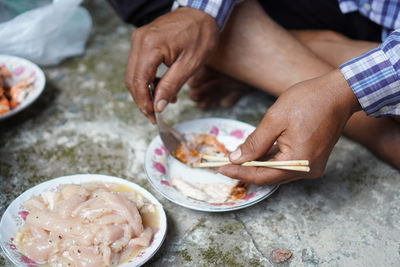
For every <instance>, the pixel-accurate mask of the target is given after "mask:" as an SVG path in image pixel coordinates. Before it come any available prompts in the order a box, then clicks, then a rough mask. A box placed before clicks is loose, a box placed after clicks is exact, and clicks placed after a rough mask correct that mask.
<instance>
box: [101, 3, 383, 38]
mask: <svg viewBox="0 0 400 267" xmlns="http://www.w3.org/2000/svg"><path fill="white" fill-rule="evenodd" d="M108 1H109V2H110V3H111V5H112V6H113V7H114V9H115V11H116V12H117V14H118V15H119V16H120V17H121V18H122V19H123V20H124V21H126V22H128V23H131V24H133V25H135V26H138V27H139V26H142V25H144V24H147V23H149V22H151V21H152V20H154V19H155V18H157V17H158V16H161V15H163V14H165V13H167V12H169V11H170V10H171V7H172V3H173V1H172V0H108ZM259 2H260V4H261V6H262V7H263V8H264V10H265V12H266V13H268V15H269V16H270V17H271V18H272V19H273V20H274V21H275V22H277V23H278V24H280V25H281V26H283V27H284V28H286V29H293V30H294V29H297V30H332V31H335V32H339V33H342V34H343V35H346V36H348V37H349V38H352V39H358V40H365V41H375V42H380V41H381V32H382V27H381V26H380V25H378V24H376V23H374V22H372V21H370V20H369V19H368V18H366V17H364V16H362V15H361V14H359V13H358V12H352V13H349V14H342V12H341V11H340V9H339V4H338V2H337V0H296V1H294V0H259Z"/></svg>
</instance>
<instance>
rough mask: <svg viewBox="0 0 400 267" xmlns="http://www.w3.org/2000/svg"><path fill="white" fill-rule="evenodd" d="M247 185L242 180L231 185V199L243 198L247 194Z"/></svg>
mask: <svg viewBox="0 0 400 267" xmlns="http://www.w3.org/2000/svg"><path fill="white" fill-rule="evenodd" d="M248 187H249V185H248V184H246V183H243V182H238V184H237V185H236V186H234V187H232V190H231V199H232V200H239V199H242V198H244V197H245V196H246V195H247V189H248Z"/></svg>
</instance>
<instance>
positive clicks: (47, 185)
mask: <svg viewBox="0 0 400 267" xmlns="http://www.w3.org/2000/svg"><path fill="white" fill-rule="evenodd" d="M87 182H105V183H118V184H123V185H126V186H129V187H131V188H132V189H133V190H135V191H137V192H139V193H140V194H141V195H142V196H144V197H145V198H146V199H148V200H149V201H150V202H151V203H153V204H154V205H155V206H156V208H157V211H158V214H159V223H160V225H159V228H158V230H157V232H156V234H155V235H154V238H153V241H152V243H151V245H150V246H149V247H148V248H146V249H144V250H143V251H141V252H140V253H139V254H138V255H137V256H136V257H134V258H133V259H130V260H129V261H128V262H127V263H123V264H121V265H119V266H118V267H132V266H140V265H142V264H144V263H145V262H146V261H148V260H149V259H150V258H151V257H152V256H153V255H154V254H155V253H156V252H157V250H158V249H159V248H160V247H161V244H162V243H163V241H164V238H165V234H166V231H167V217H166V216H165V212H164V209H163V207H162V205H161V204H160V202H158V200H157V199H156V198H155V197H154V196H153V195H152V194H150V193H149V192H148V191H147V190H145V189H144V188H142V187H140V186H139V185H137V184H134V183H132V182H129V181H127V180H124V179H121V178H117V177H112V176H106V175H98V174H78V175H71V176H64V177H59V178H55V179H52V180H49V181H47V182H44V183H41V184H39V185H36V186H35V187H33V188H31V189H29V190H27V191H25V192H24V193H22V194H21V195H20V196H19V197H17V198H16V199H15V200H14V201H13V202H11V204H10V206H9V207H8V208H7V210H6V212H5V213H4V215H3V217H2V218H1V222H0V245H1V247H2V249H3V250H4V252H5V254H6V255H7V257H8V258H9V259H10V260H11V261H12V262H13V263H14V264H15V265H17V266H24V267H25V266H28V267H35V266H39V265H37V264H35V263H34V262H33V261H32V260H30V259H29V258H27V257H26V256H23V255H22V254H21V253H19V252H18V250H17V249H16V247H15V245H14V244H13V243H12V240H13V238H14V237H15V235H16V233H17V230H18V228H19V227H21V226H22V225H23V219H22V218H21V217H23V216H26V211H24V209H23V206H22V205H23V203H24V202H25V201H26V200H28V199H29V198H31V197H32V196H35V195H39V194H41V193H42V192H45V191H49V190H54V189H55V188H56V187H58V186H59V185H61V184H81V183H87Z"/></svg>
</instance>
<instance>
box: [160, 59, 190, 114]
mask: <svg viewBox="0 0 400 267" xmlns="http://www.w3.org/2000/svg"><path fill="white" fill-rule="evenodd" d="M193 71H195V66H193V64H189V63H187V60H178V61H176V62H175V63H173V64H172V66H171V67H170V68H169V69H168V71H167V72H166V73H165V74H164V76H163V77H162V78H161V81H160V82H159V83H158V85H157V89H156V96H155V107H156V112H162V111H163V110H164V109H165V107H166V106H167V105H168V103H169V102H171V99H172V98H173V97H175V96H176V95H177V93H178V91H179V90H180V89H181V87H182V85H183V84H184V83H185V82H186V81H187V80H188V78H189V77H190V75H192V74H193Z"/></svg>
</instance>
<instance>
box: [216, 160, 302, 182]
mask: <svg viewBox="0 0 400 267" xmlns="http://www.w3.org/2000/svg"><path fill="white" fill-rule="evenodd" d="M218 172H219V173H221V174H223V175H226V176H228V177H231V178H233V179H238V180H241V181H243V182H246V183H252V184H258V185H276V184H280V183H282V182H284V181H286V180H288V179H294V178H296V177H297V176H298V175H299V174H298V172H293V171H285V170H279V169H272V168H266V167H247V166H241V165H235V164H230V165H225V166H222V167H220V168H219V169H218Z"/></svg>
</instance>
